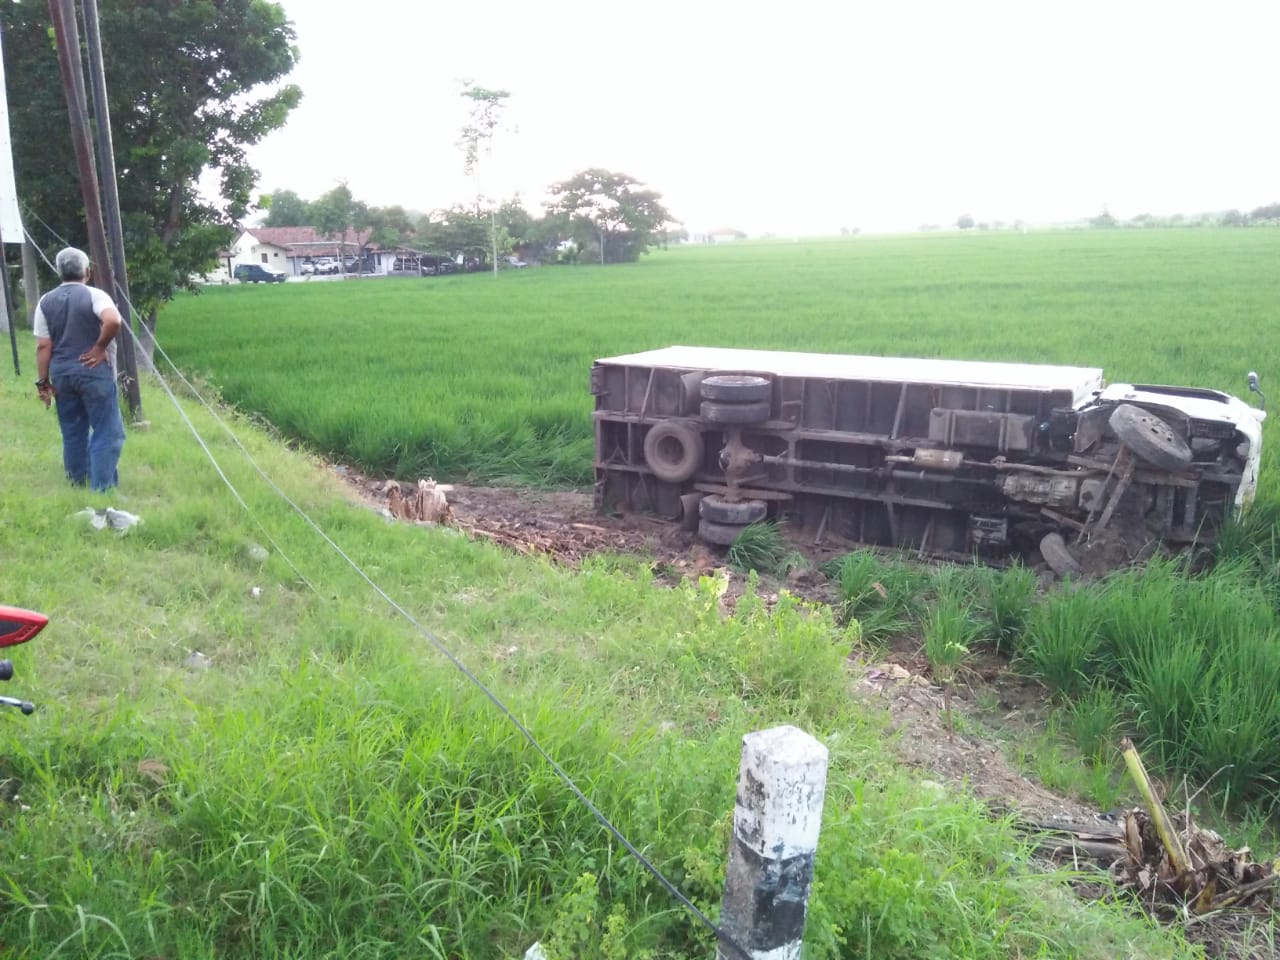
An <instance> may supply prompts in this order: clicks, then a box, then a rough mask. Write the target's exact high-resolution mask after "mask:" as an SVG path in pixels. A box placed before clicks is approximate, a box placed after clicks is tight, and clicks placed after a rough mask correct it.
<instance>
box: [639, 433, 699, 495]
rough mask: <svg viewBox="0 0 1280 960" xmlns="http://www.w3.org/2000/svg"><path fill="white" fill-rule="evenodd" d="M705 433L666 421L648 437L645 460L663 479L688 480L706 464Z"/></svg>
mask: <svg viewBox="0 0 1280 960" xmlns="http://www.w3.org/2000/svg"><path fill="white" fill-rule="evenodd" d="M702 454H703V443H702V434H700V433H698V431H697V430H695V429H694V428H693V427H691V426H689V425H688V424H684V423H680V422H678V421H675V420H664V421H662V422H661V423H657V424H654V425H653V427H652V429H650V430H649V432H648V433H646V434H645V436H644V462H645V464H646V465H647V466H648V467H649V470H650V472H651V473H652V474H653V475H654V476H655V477H657V478H658V479H659V480H665V481H667V482H668V483H684V481H686V480H688V479H689V478H690V477H692V476H693V475H694V474H695V473H697V472H698V467H700V466H701V465H702Z"/></svg>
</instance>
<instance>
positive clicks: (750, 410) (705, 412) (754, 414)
mask: <svg viewBox="0 0 1280 960" xmlns="http://www.w3.org/2000/svg"><path fill="white" fill-rule="evenodd" d="M704 382H705V381H704ZM702 419H703V420H706V421H707V422H709V423H725V424H736V425H738V426H741V425H743V424H750V423H764V422H765V421H766V420H768V419H769V401H768V400H753V401H752V402H750V403H719V402H717V401H714V400H703V401H702Z"/></svg>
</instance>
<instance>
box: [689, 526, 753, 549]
mask: <svg viewBox="0 0 1280 960" xmlns="http://www.w3.org/2000/svg"><path fill="white" fill-rule="evenodd" d="M745 529H747V525H746V524H745V523H716V522H715V521H714V520H705V519H704V520H699V521H698V536H699V538H701V539H703V540H705V541H707V543H714V544H716V545H717V546H721V547H729V546H732V545H733V541H735V540H737V539H738V534H740V533H742V531H743V530H745Z"/></svg>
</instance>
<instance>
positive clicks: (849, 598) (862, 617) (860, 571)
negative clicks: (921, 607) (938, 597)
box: [825, 550, 928, 641]
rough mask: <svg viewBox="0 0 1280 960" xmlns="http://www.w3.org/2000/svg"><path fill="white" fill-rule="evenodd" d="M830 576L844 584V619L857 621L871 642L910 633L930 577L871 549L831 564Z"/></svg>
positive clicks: (842, 604) (842, 610)
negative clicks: (913, 614)
mask: <svg viewBox="0 0 1280 960" xmlns="http://www.w3.org/2000/svg"><path fill="white" fill-rule="evenodd" d="M825 569H826V572H827V575H828V576H831V577H833V578H834V579H835V580H836V581H837V582H838V583H839V584H840V616H841V619H843V620H845V621H846V622H848V621H853V620H856V621H857V622H858V625H859V627H860V628H861V632H862V636H863V637H865V638H866V639H868V640H871V641H877V640H884V639H886V638H888V637H891V636H895V635H898V634H903V633H906V632H908V631H909V630H910V629H911V626H912V622H913V621H912V612H913V609H914V607H915V605H916V602H917V599H918V598H919V596H920V594H922V593H923V591H924V589H925V587H926V585H927V584H928V575H927V574H926V573H924V572H923V571H920V570H913V569H911V568H910V567H908V566H906V565H905V564H900V563H894V562H891V561H884V560H882V559H881V558H880V557H879V556H878V555H877V554H875V553H873V552H872V551H870V550H857V551H854V552H853V553H850V554H846V555H845V556H843V557H841V558H840V559H839V560H836V561H834V562H832V563H830V564H828V565H827V567H826V568H825Z"/></svg>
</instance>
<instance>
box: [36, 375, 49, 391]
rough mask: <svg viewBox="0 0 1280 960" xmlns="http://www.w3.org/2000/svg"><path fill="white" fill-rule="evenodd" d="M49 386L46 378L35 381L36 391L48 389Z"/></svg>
mask: <svg viewBox="0 0 1280 960" xmlns="http://www.w3.org/2000/svg"><path fill="white" fill-rule="evenodd" d="M51 385H52V384H50V382H49V378H48V377H41V378H40V379H39V380H37V381H36V389H40V388H41V387H48V386H51Z"/></svg>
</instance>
